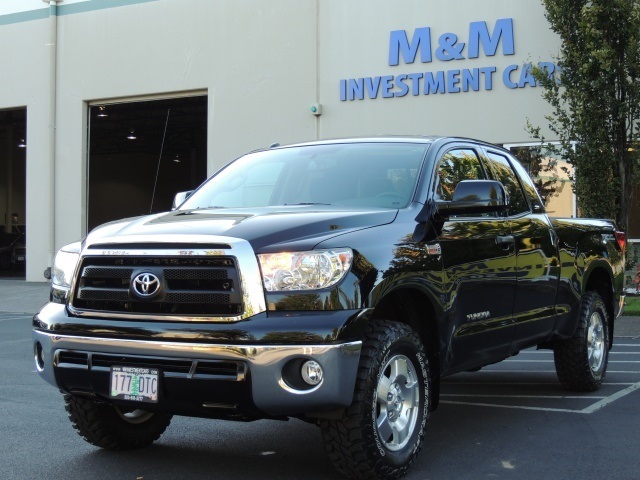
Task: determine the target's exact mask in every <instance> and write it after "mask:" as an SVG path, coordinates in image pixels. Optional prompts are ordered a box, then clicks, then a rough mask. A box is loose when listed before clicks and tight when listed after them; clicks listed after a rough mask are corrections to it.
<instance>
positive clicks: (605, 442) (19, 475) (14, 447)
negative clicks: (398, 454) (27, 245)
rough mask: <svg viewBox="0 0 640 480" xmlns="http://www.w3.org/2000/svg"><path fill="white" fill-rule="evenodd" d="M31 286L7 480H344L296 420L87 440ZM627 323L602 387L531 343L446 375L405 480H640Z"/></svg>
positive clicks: (5, 382) (4, 429) (8, 345)
mask: <svg viewBox="0 0 640 480" xmlns="http://www.w3.org/2000/svg"><path fill="white" fill-rule="evenodd" d="M15 288H18V287H15ZM28 288H29V289H31V288H33V291H31V290H30V292H27V293H25V296H24V297H22V301H19V299H14V305H15V306H14V307H13V308H14V309H15V310H17V311H18V312H19V313H15V312H2V308H1V306H0V362H2V365H3V368H2V369H0V408H1V409H2V412H3V415H0V433H1V435H2V436H1V437H0V438H1V440H0V446H1V448H0V465H2V474H0V477H1V478H2V479H3V480H22V479H31V478H39V479H49V478H50V479H66V478H86V477H90V478H92V479H93V480H99V479H131V480H151V479H154V480H155V479H158V480H169V479H189V480H191V479H212V478H213V479H218V478H220V479H223V478H224V479H255V478H299V477H304V478H305V479H333V478H339V477H338V476H337V474H336V473H335V471H334V470H333V468H332V467H331V465H330V464H329V462H328V460H327V457H326V455H325V453H324V449H323V446H322V441H321V437H320V432H319V430H318V429H317V428H316V427H315V426H313V425H310V424H308V423H305V422H302V421H299V420H292V421H289V422H276V421H258V422H252V423H234V422H221V421H211V420H206V419H197V418H185V417H174V419H173V421H172V424H171V425H170V426H169V428H168V429H167V431H166V432H165V434H164V435H163V436H162V437H161V438H160V440H159V441H158V442H156V443H155V444H154V445H153V446H151V447H150V448H147V449H143V450H137V451H132V452H120V453H118V452H109V451H105V450H100V449H97V448H95V447H92V446H91V445H89V444H87V443H85V442H84V441H83V440H82V439H81V438H80V437H79V436H78V435H77V434H76V433H75V432H74V431H73V429H72V427H71V425H70V423H69V421H68V419H67V417H66V413H65V411H64V406H63V402H62V398H61V395H60V393H59V392H58V391H57V390H56V389H55V388H53V387H52V386H50V385H47V384H46V383H44V382H43V381H42V380H41V379H40V378H38V376H37V374H36V373H35V371H34V366H33V354H32V346H31V317H32V314H31V313H21V312H20V310H22V309H23V308H24V309H25V310H26V311H27V312H31V311H33V308H32V307H31V306H30V305H31V304H34V305H35V304H36V303H39V302H41V300H42V298H44V299H45V301H46V297H43V295H45V294H46V288H42V287H38V288H36V287H32V286H28ZM40 290H42V292H40ZM4 291H5V292H9V291H10V290H7V289H5V290H4ZM15 293H20V292H17V291H16V292H15ZM27 294H30V295H31V297H32V301H31V303H29V301H27V298H28V295H27ZM21 295H22V294H21ZM4 298H5V299H6V298H7V297H4ZM0 300H1V299H0ZM4 305H5V307H6V306H7V305H9V302H6V303H4ZM620 325H621V326H623V327H624V328H620V329H617V332H618V333H617V335H618V336H617V337H616V339H615V345H614V349H613V351H612V352H611V356H610V361H609V369H608V373H607V376H606V379H605V382H604V385H603V387H602V388H601V389H600V390H599V391H597V392H593V393H588V394H580V393H573V392H569V391H567V390H564V389H563V388H562V387H561V386H560V384H559V383H558V381H557V378H556V375H555V370H554V365H553V355H552V353H551V352H548V351H536V350H527V351H524V352H521V353H520V355H518V356H516V357H513V358H511V359H509V360H506V361H504V362H501V363H499V364H496V365H492V366H489V367H485V368H484V369H482V370H480V371H479V372H475V373H464V374H459V375H455V376H452V377H449V378H446V379H444V383H443V386H442V400H441V405H440V407H439V408H438V410H437V411H436V412H434V413H433V414H432V416H431V419H430V421H429V425H428V427H427V441H426V443H425V446H424V448H423V451H422V453H421V455H420V456H419V457H418V459H417V461H416V463H415V465H414V467H413V468H412V469H411V470H410V472H409V474H408V475H407V476H406V477H405V478H407V479H410V480H418V479H420V480H425V479H428V480H440V479H445V480H447V479H456V480H458V479H469V480H475V479H517V480H522V479H535V480H539V479H563V480H573V479H575V480H581V479H588V480H590V479H601V478H607V479H608V480H611V479H614V480H618V479H621V480H635V479H638V478H640V455H639V454H638V452H640V436H639V435H638V432H639V431H640V415H638V411H639V404H640V392H638V390H640V335H639V334H638V333H637V332H638V327H639V326H640V318H637V317H627V318H626V319H623V320H622V321H621V322H620Z"/></svg>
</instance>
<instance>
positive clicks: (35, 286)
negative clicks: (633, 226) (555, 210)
mask: <svg viewBox="0 0 640 480" xmlns="http://www.w3.org/2000/svg"><path fill="white" fill-rule="evenodd" d="M48 301H49V283H48V282H25V281H24V280H18V279H1V278H0V313H1V312H8V313H29V314H33V313H36V312H37V311H38V310H39V309H40V307H42V305H44V304H45V303H47V302H48ZM614 335H615V336H616V337H630V338H640V317H625V316H622V317H620V318H618V319H617V320H616V326H615V331H614Z"/></svg>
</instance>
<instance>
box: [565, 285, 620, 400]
mask: <svg viewBox="0 0 640 480" xmlns="http://www.w3.org/2000/svg"><path fill="white" fill-rule="evenodd" d="M553 353H554V360H555V365H556V373H557V374H558V380H560V383H561V384H562V385H563V386H564V387H566V388H568V389H569V390H574V391H581V392H593V391H595V390H597V389H598V388H600V386H601V385H602V381H603V380H604V376H605V374H606V372H607V363H608V360H609V319H608V313H607V309H606V307H605V305H604V302H603V301H602V298H600V295H598V294H597V293H596V292H585V293H584V295H583V296H582V301H581V303H580V312H579V316H578V326H577V328H576V331H575V333H574V335H573V337H571V338H569V339H567V340H563V341H560V342H558V343H557V344H556V345H555V347H554V351H553Z"/></svg>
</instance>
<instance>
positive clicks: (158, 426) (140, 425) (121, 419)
mask: <svg viewBox="0 0 640 480" xmlns="http://www.w3.org/2000/svg"><path fill="white" fill-rule="evenodd" d="M64 402H65V409H66V410H67V413H68V415H69V420H71V424H72V425H73V428H75V429H76V431H77V432H78V434H79V435H80V436H81V437H83V438H84V439H85V440H86V441H87V442H89V443H90V444H92V445H95V446H96V447H101V448H105V449H107V450H133V449H136V448H142V447H146V446H148V445H150V444H152V443H153V442H154V441H156V440H157V439H158V438H160V435H162V433H163V432H164V431H165V430H166V428H167V427H168V426H169V423H171V415H166V414H158V413H150V412H145V411H143V410H132V411H130V412H127V411H124V410H122V409H120V408H119V407H116V406H114V405H110V404H108V403H101V402H97V401H95V400H91V399H86V398H80V397H76V396H73V395H65V396H64Z"/></svg>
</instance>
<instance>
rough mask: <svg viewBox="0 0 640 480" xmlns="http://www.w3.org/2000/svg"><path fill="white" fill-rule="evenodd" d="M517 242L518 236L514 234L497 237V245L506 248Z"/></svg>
mask: <svg viewBox="0 0 640 480" xmlns="http://www.w3.org/2000/svg"><path fill="white" fill-rule="evenodd" d="M515 244H516V237H514V236H513V235H498V236H497V237H496V245H500V246H502V248H503V249H504V250H508V249H510V248H511V247H512V246H515Z"/></svg>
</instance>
